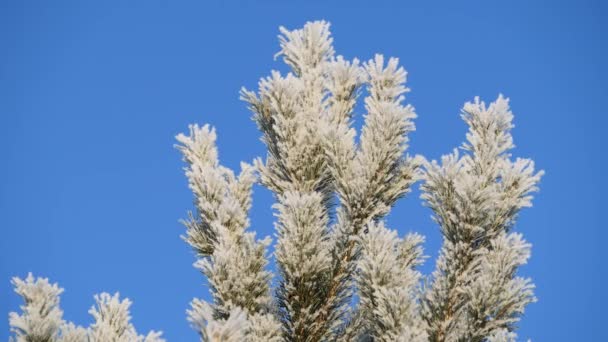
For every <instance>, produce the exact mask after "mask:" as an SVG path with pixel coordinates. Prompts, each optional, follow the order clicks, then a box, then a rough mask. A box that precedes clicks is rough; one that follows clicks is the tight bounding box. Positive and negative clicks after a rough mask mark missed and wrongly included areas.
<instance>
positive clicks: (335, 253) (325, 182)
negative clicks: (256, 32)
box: [241, 22, 418, 341]
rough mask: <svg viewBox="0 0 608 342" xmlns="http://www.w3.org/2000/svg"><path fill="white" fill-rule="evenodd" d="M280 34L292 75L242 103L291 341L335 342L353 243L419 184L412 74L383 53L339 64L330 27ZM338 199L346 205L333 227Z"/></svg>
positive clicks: (264, 85) (343, 319)
mask: <svg viewBox="0 0 608 342" xmlns="http://www.w3.org/2000/svg"><path fill="white" fill-rule="evenodd" d="M281 33H282V35H281V36H280V39H279V40H280V43H281V51H280V52H279V55H280V56H283V58H284V61H285V62H286V63H287V64H288V65H289V66H290V67H291V69H292V73H289V74H287V75H286V76H281V75H280V74H279V73H278V72H272V75H271V76H270V77H268V78H265V79H262V80H261V81H260V84H259V91H258V93H257V94H256V93H254V92H251V91H247V90H243V91H242V92H241V97H242V98H243V99H244V100H245V101H246V102H248V103H249V106H250V109H251V110H252V111H253V113H254V120H255V121H256V122H257V123H258V127H259V128H260V130H261V131H262V133H263V136H262V141H263V142H264V143H265V144H266V146H267V147H268V156H267V159H266V162H265V163H263V162H262V161H259V160H258V161H257V162H256V166H257V167H258V169H259V170H260V174H261V182H262V184H264V185H265V186H267V187H268V188H269V189H270V190H272V191H273V192H275V194H276V195H277V199H278V201H279V205H278V206H277V207H276V208H278V209H279V221H280V224H279V225H278V226H277V228H278V238H279V239H278V242H277V253H276V255H277V262H278V266H279V270H280V275H281V281H280V285H279V290H278V299H279V307H280V308H281V320H282V322H283V325H284V331H285V332H286V334H285V336H287V337H288V339H289V340H294V341H299V340H306V341H319V340H327V339H330V340H331V339H334V338H336V337H337V336H338V335H340V334H341V333H342V331H343V327H344V325H345V324H346V323H347V319H348V316H349V315H346V313H347V312H348V310H349V308H348V303H349V300H350V297H351V296H352V294H353V293H354V292H353V291H354V290H355V288H354V284H353V273H354V270H355V268H356V263H355V261H356V259H357V256H358V247H357V246H356V245H357V240H356V239H355V237H356V236H357V235H358V234H359V232H360V231H361V230H362V227H363V226H364V225H366V224H367V223H368V222H369V221H370V220H374V219H377V218H380V217H382V216H383V215H385V214H387V213H388V211H389V210H390V208H391V206H392V205H393V204H394V202H395V201H396V200H397V199H398V198H400V197H401V196H403V195H404V194H405V193H407V191H408V190H409V187H410V185H411V184H412V183H413V182H414V180H415V172H416V168H417V167H418V165H417V162H416V160H414V159H412V158H407V157H404V156H403V153H404V151H405V149H406V148H407V134H408V133H409V132H411V131H412V130H413V129H414V125H413V122H412V119H413V118H414V117H415V114H414V111H413V108H412V107H411V106H404V105H402V102H403V100H404V97H403V94H404V93H405V92H407V88H406V87H405V86H404V83H405V77H406V73H405V71H404V70H403V68H400V67H398V61H397V59H394V58H392V59H390V60H389V61H388V63H387V65H386V66H385V63H384V58H383V57H382V56H381V55H378V56H376V58H375V59H374V60H372V61H370V62H368V63H365V64H364V65H363V66H360V65H359V61H358V60H356V59H355V60H353V61H351V62H349V61H346V60H345V59H344V58H343V57H341V56H338V57H334V50H333V47H332V38H331V36H330V34H329V24H328V23H325V22H313V23H307V24H306V25H305V26H304V28H303V29H300V30H294V31H288V30H286V29H283V28H282V29H281ZM363 84H367V85H368V92H369V95H368V96H367V98H366V99H365V108H366V110H367V111H368V114H367V115H366V116H365V125H364V128H363V131H362V135H361V139H360V140H361V142H360V144H359V145H357V144H355V142H354V138H355V132H354V129H353V128H352V127H351V124H352V122H351V118H352V114H353V109H354V107H355V104H356V99H357V96H358V94H359V90H360V89H361V86H362V85H363ZM334 194H337V195H338V196H337V197H338V199H339V201H340V203H339V207H338V208H337V209H336V215H335V216H336V217H337V220H336V222H335V224H333V226H332V227H330V226H329V225H328V222H329V221H328V219H327V217H332V216H334V215H331V214H330V211H331V209H332V205H331V204H332V203H331V202H332V198H334ZM306 215H312V216H311V217H307V216H306ZM295 218H297V219H295ZM283 222H285V223H288V224H285V223H283ZM293 247H298V248H293ZM288 248H291V249H289V253H286V252H284V251H286V250H288ZM323 248H325V249H326V251H322V249H323ZM313 254H314V256H315V257H314V259H313V260H315V261H316V263H315V265H314V267H311V268H308V266H307V265H311V264H312V263H307V262H303V261H304V260H309V259H310V258H311V255H313ZM302 266H304V267H302ZM292 270H297V272H294V271H292ZM303 294H306V296H303Z"/></svg>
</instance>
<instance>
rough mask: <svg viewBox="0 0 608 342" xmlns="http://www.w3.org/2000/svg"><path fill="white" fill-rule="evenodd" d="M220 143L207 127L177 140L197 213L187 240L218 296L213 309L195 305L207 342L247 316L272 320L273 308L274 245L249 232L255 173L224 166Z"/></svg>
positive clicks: (194, 129)
mask: <svg viewBox="0 0 608 342" xmlns="http://www.w3.org/2000/svg"><path fill="white" fill-rule="evenodd" d="M215 139H216V135H215V131H214V130H213V129H211V128H210V127H209V126H207V125H205V126H203V127H199V126H197V125H192V126H190V135H189V136H185V135H183V134H180V135H178V136H177V140H178V141H179V142H180V145H178V146H177V147H178V148H179V150H180V151H181V152H182V154H183V156H184V161H185V162H186V163H187V167H186V176H187V177H188V181H189V185H190V189H191V190H192V192H193V193H194V197H195V205H196V208H197V213H196V215H194V214H190V220H189V221H187V222H186V227H187V234H186V237H185V239H186V241H187V242H188V243H189V244H190V245H191V246H192V248H193V249H194V250H195V252H196V253H197V255H198V260H197V262H196V263H195V266H196V267H197V268H199V269H200V270H201V271H202V272H203V274H204V275H205V276H206V277H207V280H208V281H209V285H210V288H211V289H212V295H213V303H212V304H208V303H206V302H204V301H202V300H198V299H195V300H193V302H192V309H191V310H190V311H189V317H190V321H191V322H192V324H193V325H194V326H195V327H196V328H197V329H198V330H199V333H200V334H201V338H202V339H203V340H209V341H215V340H217V339H215V340H214V339H213V336H215V335H214V334H209V333H208V332H209V331H210V329H211V331H215V330H214V329H216V328H213V327H218V326H224V325H226V324H228V325H230V324H231V322H234V321H235V320H236V321H237V322H238V321H241V319H240V318H239V317H240V316H241V315H242V314H245V317H247V316H250V317H251V319H262V318H259V317H258V318H256V317H255V316H257V315H267V314H268V313H269V312H270V311H271V304H272V303H271V297H270V288H269V286H270V280H271V274H270V272H268V271H267V270H266V266H267V264H268V261H267V259H266V247H267V245H268V244H269V243H270V241H269V239H268V238H267V239H264V240H261V241H260V240H256V238H255V233H252V232H247V231H246V228H247V227H248V225H249V219H248V217H247V212H248V211H249V208H250V206H251V187H252V185H253V183H254V181H255V175H254V173H253V171H254V170H253V168H252V167H251V166H250V165H248V164H246V163H242V164H241V169H242V170H241V173H240V174H239V175H238V176H235V174H234V173H233V172H232V171H231V170H229V169H227V168H225V167H223V166H221V165H219V161H218V153H217V148H216V146H215ZM233 315H238V316H239V317H232V316H233ZM262 320H264V319H262ZM271 321H272V319H270V322H269V324H267V325H266V326H265V329H266V328H267V329H270V330H272V331H274V332H272V331H270V332H268V334H269V335H277V334H278V333H279V332H278V325H277V324H274V325H273V324H272V322H271ZM256 327H257V326H256ZM261 334H262V335H265V334H266V333H261ZM253 335H255V334H253ZM253 335H252V336H253Z"/></svg>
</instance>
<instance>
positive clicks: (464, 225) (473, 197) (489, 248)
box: [422, 96, 542, 341]
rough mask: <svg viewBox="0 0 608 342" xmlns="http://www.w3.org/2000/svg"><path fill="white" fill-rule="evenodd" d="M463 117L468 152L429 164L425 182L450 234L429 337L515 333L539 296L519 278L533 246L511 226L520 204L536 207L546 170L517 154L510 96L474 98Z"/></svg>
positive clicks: (431, 306) (428, 314)
mask: <svg viewBox="0 0 608 342" xmlns="http://www.w3.org/2000/svg"><path fill="white" fill-rule="evenodd" d="M462 118H463V120H464V121H465V122H466V123H467V124H468V126H469V132H468V133H467V142H466V143H465V144H463V146H462V149H463V150H464V151H465V154H464V155H463V156H459V154H458V152H457V151H455V152H454V153H453V154H451V155H448V156H444V157H443V158H442V162H441V164H439V163H437V162H432V163H428V164H427V167H426V174H425V183H424V184H423V186H422V190H423V195H422V198H423V199H424V200H425V201H426V203H427V204H428V206H429V207H430V208H431V209H432V210H433V212H434V214H435V215H434V219H435V220H436V221H437V223H438V224H439V226H440V228H441V232H442V233H443V236H444V245H443V247H442V249H441V254H440V257H439V260H438V262H437V269H436V270H435V272H434V273H433V281H432V284H431V285H430V286H429V287H428V289H427V291H426V294H425V298H424V305H423V316H424V318H425V320H426V321H427V323H428V325H429V337H430V339H431V341H456V340H467V341H481V340H483V339H484V338H486V337H488V336H490V335H493V334H494V335H495V336H499V335H500V336H507V335H504V334H502V333H500V334H499V333H498V332H499V331H507V332H510V331H512V329H513V328H514V326H513V324H514V323H515V322H517V320H518V319H519V315H521V313H523V309H524V307H525V305H526V304H528V303H530V302H532V301H534V300H535V299H534V296H533V293H532V289H533V285H532V284H531V283H530V281H529V280H528V279H522V278H519V277H517V276H516V271H517V268H518V267H519V266H520V265H522V264H524V263H526V260H527V258H528V255H529V248H530V246H529V244H527V243H525V242H524V241H523V240H522V238H521V235H518V234H515V233H511V232H510V231H511V229H512V227H513V225H514V223H515V219H516V217H517V214H518V212H519V210H520V209H521V208H523V207H528V206H531V199H532V196H531V193H532V192H534V191H536V190H537V187H536V185H537V183H538V182H539V180H540V177H541V175H542V171H541V172H535V171H534V163H533V162H532V161H531V160H529V159H519V158H518V159H516V160H514V161H513V160H511V155H510V153H509V151H510V150H511V149H512V148H513V138H512V136H511V133H510V130H511V128H512V127H513V124H512V119H513V114H512V113H511V111H510V109H509V106H508V100H507V99H505V98H504V97H502V96H499V97H498V99H497V100H496V102H494V103H492V104H491V105H490V106H489V107H486V105H485V104H484V103H483V102H480V101H479V99H478V98H476V99H475V101H474V102H472V103H467V104H465V106H464V108H463V110H462ZM496 334H498V335H496ZM497 338H498V337H497Z"/></svg>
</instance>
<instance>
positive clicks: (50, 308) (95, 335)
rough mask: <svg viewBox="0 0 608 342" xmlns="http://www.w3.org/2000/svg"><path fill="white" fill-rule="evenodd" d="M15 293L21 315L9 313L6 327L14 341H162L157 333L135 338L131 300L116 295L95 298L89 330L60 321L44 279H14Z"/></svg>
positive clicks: (54, 291) (56, 290)
mask: <svg viewBox="0 0 608 342" xmlns="http://www.w3.org/2000/svg"><path fill="white" fill-rule="evenodd" d="M13 285H14V286H15V292H17V293H18V294H19V295H20V296H21V297H23V301H24V304H23V305H22V306H21V311H22V313H21V314H18V313H16V312H11V313H10V314H9V324H10V326H11V332H12V333H13V334H14V335H13V336H12V337H11V341H14V342H107V341H113V342H162V341H164V339H162V338H161V337H160V336H161V334H160V333H159V332H154V331H151V332H150V333H148V334H147V335H146V336H143V335H138V334H137V332H136V331H135V327H133V325H132V324H131V322H130V321H131V316H130V314H129V307H130V306H131V301H129V300H128V299H123V300H121V299H120V297H119V295H118V293H116V294H114V295H110V294H108V293H102V294H100V295H96V296H95V302H96V306H93V307H91V309H90V310H89V313H90V314H91V315H92V316H93V319H94V322H93V324H91V326H90V327H89V328H83V327H80V326H76V325H75V324H73V323H71V322H67V321H64V320H63V311H62V310H61V308H60V307H59V295H60V294H61V293H62V292H63V289H62V288H60V287H59V286H58V285H57V284H51V283H49V280H48V279H46V278H34V276H32V274H31V273H30V274H29V275H28V276H27V278H25V280H23V279H19V278H13Z"/></svg>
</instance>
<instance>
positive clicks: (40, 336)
mask: <svg viewBox="0 0 608 342" xmlns="http://www.w3.org/2000/svg"><path fill="white" fill-rule="evenodd" d="M279 43H280V51H279V53H278V54H277V56H279V57H282V59H283V61H284V62H285V63H286V64H287V65H288V66H289V67H290V69H291V71H290V72H288V73H286V74H281V73H279V72H278V71H272V72H271V74H270V76H268V77H264V78H262V79H261V80H260V81H259V84H258V89H257V90H247V89H242V90H241V99H242V100H243V101H244V102H246V103H247V105H248V107H249V109H250V110H251V112H252V113H253V118H254V120H255V122H256V123H257V126H258V128H259V130H260V132H261V139H262V141H263V142H264V144H265V145H266V147H267V151H268V152H267V155H266V156H265V157H264V158H257V159H255V160H254V161H253V162H252V164H248V163H242V164H241V170H240V171H239V172H234V171H233V170H230V169H229V168H226V167H224V166H222V165H221V164H220V159H219V154H218V149H217V146H216V132H215V130H214V129H213V128H212V127H210V126H208V125H203V126H199V125H196V124H195V125H191V126H190V127H189V133H188V134H187V135H186V134H179V135H178V136H177V141H178V145H177V148H178V149H179V151H180V152H181V153H182V155H183V159H184V162H185V163H186V166H185V173H186V177H187V179H188V184H189V187H190V189H191V190H192V192H193V194H194V207H195V211H194V212H192V213H190V214H189V215H188V218H187V219H186V220H185V221H184V223H185V226H186V234H185V236H184V239H185V240H186V242H187V243H188V244H189V245H190V246H191V247H192V248H193V250H194V252H195V254H196V262H195V263H194V265H195V267H196V268H198V269H199V270H200V271H201V273H202V274H203V275H204V276H205V277H206V279H207V280H208V284H209V288H210V291H211V297H210V298H211V299H210V300H209V301H205V300H202V299H194V300H193V301H192V302H191V306H190V309H189V310H188V319H189V321H190V322H191V324H192V326H193V327H194V329H196V331H197V332H198V333H199V335H200V338H201V340H202V341H212V342H219V341H249V342H262V341H264V342H265V341H270V342H274V341H277V342H278V341H311V342H312V341H433V342H443V341H494V342H498V341H505V342H506V341H515V340H516V339H517V335H516V333H515V330H516V323H517V322H518V320H519V319H520V317H521V315H522V314H523V313H524V309H525V307H526V305H527V304H529V303H531V302H533V301H535V297H534V294H533V289H534V285H533V284H532V282H531V280H530V279H525V278H521V277H519V276H518V275H517V271H518V268H519V267H520V266H521V265H523V264H525V263H526V262H527V260H528V258H529V256H530V247H531V246H530V244H529V243H527V242H526V241H525V240H524V239H523V236H522V235H521V234H520V233H517V232H514V231H513V230H514V229H513V228H514V226H515V221H516V218H517V214H518V213H519V211H520V209H521V208H523V207H529V206H531V200H532V196H531V194H532V193H533V192H535V191H536V190H537V184H538V182H539V181H540V177H541V175H542V171H541V172H538V171H535V170H534V163H533V162H532V161H531V160H528V159H519V158H517V159H513V158H512V157H511V154H510V150H511V149H512V148H513V146H514V145H513V139H512V136H511V134H510V130H511V129H512V127H513V123H512V120H513V115H512V113H511V111H510V109H509V104H508V100H507V99H505V98H504V97H502V96H499V97H498V99H497V100H496V101H495V102H493V103H491V104H489V105H486V104H485V103H484V102H482V101H481V100H479V99H477V98H475V100H474V101H473V102H471V103H466V104H465V105H464V108H463V109H462V118H463V120H464V121H465V122H466V124H467V125H468V126H469V131H468V133H467V135H466V142H465V143H464V144H463V145H462V146H461V148H460V152H459V151H458V150H455V151H454V152H453V153H452V154H449V155H446V156H444V157H442V158H441V160H440V161H428V160H426V159H425V158H424V157H422V156H410V155H409V154H407V153H406V152H407V150H408V142H409V134H410V133H411V132H412V131H414V129H415V126H414V119H415V118H416V113H415V110H414V108H413V107H412V106H411V105H409V104H407V103H406V98H405V95H406V94H407V93H408V92H409V89H408V88H407V86H406V78H407V73H406V72H405V70H404V69H403V68H402V67H401V66H399V62H398V60H397V59H396V58H385V57H384V56H382V55H376V56H374V57H373V58H372V59H371V60H369V61H367V62H360V61H359V60H357V59H353V60H346V59H345V58H344V57H342V56H338V55H336V54H335V51H334V48H333V39H332V37H331V34H330V31H329V24H328V23H327V22H324V21H318V22H309V23H307V24H306V25H305V26H304V27H303V28H301V29H297V30H293V31H290V30H287V29H285V28H281V29H280V36H279ZM358 100H362V108H363V110H364V112H365V114H364V115H363V126H362V128H361V130H360V132H357V131H356V130H355V129H354V128H353V120H354V117H353V116H354V112H355V107H356V104H357V101H358ZM256 182H258V183H259V184H261V185H263V186H265V187H266V188H268V189H269V190H270V191H272V192H273V193H274V195H275V200H276V203H275V205H274V206H273V210H274V214H275V216H276V222H275V237H276V239H275V241H274V245H273V246H272V247H271V242H272V241H271V239H270V238H268V237H266V238H258V237H257V236H256V234H255V232H254V230H252V229H250V227H249V225H250V222H249V219H248V212H249V210H250V209H251V206H252V186H253V185H254V184H255V183H256ZM416 182H420V184H421V189H422V199H423V201H424V203H425V204H426V205H428V206H429V207H430V208H431V209H432V211H433V213H434V220H435V221H436V223H437V225H438V226H439V228H440V231H441V233H442V234H443V246H442V248H441V251H440V256H439V259H438V260H437V262H436V270H435V271H434V272H433V273H432V274H431V275H426V276H425V275H423V274H421V273H420V271H419V270H418V267H419V266H420V265H421V264H422V263H423V262H424V261H425V256H424V253H423V250H422V245H423V242H424V238H423V236H422V235H419V234H417V233H409V234H407V235H405V236H403V237H400V236H399V235H398V233H397V231H396V230H393V229H390V228H388V227H387V224H386V222H384V217H385V216H386V215H387V214H389V213H390V211H391V209H392V207H393V206H394V204H395V203H396V201H397V200H399V199H400V198H402V197H403V196H405V195H407V194H408V193H409V192H410V190H411V187H412V186H413V185H414V184H415V183H416ZM269 250H272V253H271V252H270V251H269ZM270 258H274V260H275V261H276V272H272V271H271V269H270V267H269V260H270ZM14 284H15V286H16V289H17V292H18V293H19V294H20V295H22V296H23V297H24V299H25V305H24V306H23V307H22V311H23V313H22V314H21V315H19V314H17V313H11V315H10V324H11V327H12V331H13V332H14V336H15V337H14V339H15V340H16V341H160V340H161V339H160V334H158V333H155V332H152V333H150V334H148V335H147V336H145V337H144V336H141V335H138V334H137V333H136V332H135V329H134V327H133V326H132V325H131V323H130V321H129V320H130V317H129V313H128V309H129V305H130V302H129V301H128V300H122V301H121V300H120V299H119V298H118V295H115V296H111V295H109V294H102V295H99V296H96V297H95V300H96V303H97V304H96V306H95V307H93V308H92V309H91V311H90V313H91V314H92V315H93V317H94V318H95V323H94V324H93V325H92V326H91V327H89V328H88V329H85V328H81V327H77V326H75V325H73V324H71V323H67V322H64V321H63V320H62V311H61V310H60V309H59V299H58V298H59V297H58V296H59V294H60V293H61V291H62V290H61V289H60V288H58V287H57V285H51V284H49V283H48V281H47V280H45V279H37V280H34V279H33V278H32V277H31V276H30V277H28V278H27V279H26V280H25V281H23V280H19V279H15V280H14Z"/></svg>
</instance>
